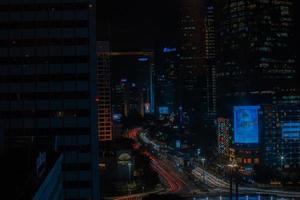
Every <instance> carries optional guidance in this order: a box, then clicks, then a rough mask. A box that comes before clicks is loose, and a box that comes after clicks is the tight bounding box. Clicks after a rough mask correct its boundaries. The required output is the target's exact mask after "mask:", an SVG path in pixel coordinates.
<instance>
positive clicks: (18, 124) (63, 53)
mask: <svg viewBox="0 0 300 200" xmlns="http://www.w3.org/2000/svg"><path fill="white" fill-rule="evenodd" d="M95 9H96V0H82V1H75V0H74V1H61V0H51V3H50V1H44V0H36V1H30V0H28V1H27V0H26V1H18V0H1V1H0V15H1V19H0V41H1V46H0V127H1V129H2V130H1V131H3V132H2V133H3V135H4V139H5V145H6V146H7V147H8V146H10V145H14V144H15V141H19V140H22V139H24V140H26V139H33V138H45V137H46V138H49V137H53V138H55V146H56V147H57V148H56V149H57V150H58V151H60V152H62V153H63V157H64V159H63V186H64V198H65V199H78V200H79V199H93V200H98V199H99V198H100V197H99V175H98V142H97V127H96V124H97V123H96V101H95V99H96V66H97V64H96V30H95V29H96V23H95V22H96V18H95V17H96V16H95ZM50 141H53V140H49V141H48V140H47V142H50ZM16 159H18V158H16Z"/></svg>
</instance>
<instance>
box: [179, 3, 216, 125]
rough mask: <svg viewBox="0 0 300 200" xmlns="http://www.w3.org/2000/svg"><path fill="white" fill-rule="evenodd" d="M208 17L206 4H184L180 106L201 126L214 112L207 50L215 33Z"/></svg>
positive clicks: (180, 61)
mask: <svg viewBox="0 0 300 200" xmlns="http://www.w3.org/2000/svg"><path fill="white" fill-rule="evenodd" d="M205 15H206V7H205V2H204V1H197V0H181V13H180V19H179V20H180V23H179V27H180V40H179V41H180V45H179V48H178V51H179V55H180V57H179V70H178V75H179V76H178V85H179V88H178V91H179V95H178V99H179V100H178V102H179V103H178V104H179V107H182V108H183V112H185V113H187V114H188V116H189V118H190V121H191V123H193V122H192V121H195V122H196V123H199V119H200V120H202V122H204V123H206V122H207V119H208V112H209V109H212V106H209V104H210V103H209V101H211V99H210V98H209V96H208V95H209V89H208V87H209V86H208V85H209V84H212V80H211V79H208V69H207V64H206V63H207V56H208V55H207V54H206V51H208V49H207V48H210V49H209V50H211V43H210V44H209V45H210V46H206V45H207V44H208V42H207V41H209V42H211V39H212V38H210V39H208V37H211V33H212V31H213V30H212V29H211V27H206V25H205ZM209 18H210V17H209ZM209 20H211V18H210V19H209ZM207 22H208V18H207ZM210 25H211V24H210ZM206 34H207V35H206ZM192 113H193V114H192ZM193 118H195V119H193ZM196 118H197V119H196Z"/></svg>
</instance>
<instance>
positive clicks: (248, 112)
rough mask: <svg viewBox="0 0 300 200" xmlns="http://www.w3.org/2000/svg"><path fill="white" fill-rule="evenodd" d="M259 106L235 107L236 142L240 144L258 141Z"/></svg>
mask: <svg viewBox="0 0 300 200" xmlns="http://www.w3.org/2000/svg"><path fill="white" fill-rule="evenodd" d="M259 108H260V107H259V106H235V107H234V142H235V143H238V144H241V143H243V144H255V143H258V141H259V139H258V109H259Z"/></svg>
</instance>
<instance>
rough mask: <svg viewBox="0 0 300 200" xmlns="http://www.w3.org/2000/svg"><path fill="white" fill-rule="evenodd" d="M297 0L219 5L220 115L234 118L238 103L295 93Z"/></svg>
mask: <svg viewBox="0 0 300 200" xmlns="http://www.w3.org/2000/svg"><path fill="white" fill-rule="evenodd" d="M293 2H294V1H292V0H283V1H269V0H266V1H254V0H226V1H222V2H218V12H217V13H219V14H220V15H219V16H218V31H219V32H218V35H219V37H218V38H219V41H218V55H219V63H218V70H217V71H218V74H217V76H218V96H219V100H218V102H219V106H218V110H220V114H222V115H228V114H229V115H230V113H232V107H233V106H234V105H235V104H261V103H272V101H273V98H275V97H276V99H275V101H279V99H280V98H281V97H282V96H286V95H289V96H294V95H295V91H296V90H297V88H296V86H297V85H298V84H297V83H296V72H295V68H296V51H295V44H294V43H295V42H294V41H295V32H294V30H295V28H294V27H295V21H294V20H295V19H293V16H294V14H293V7H294V6H295V5H294V4H293ZM219 108H220V109H219Z"/></svg>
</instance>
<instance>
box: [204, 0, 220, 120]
mask: <svg viewBox="0 0 300 200" xmlns="http://www.w3.org/2000/svg"><path fill="white" fill-rule="evenodd" d="M204 9H205V16H204V21H205V59H206V68H207V108H208V111H207V114H208V116H207V118H208V120H209V121H210V122H213V121H214V120H215V119H216V112H217V105H216V104H217V99H216V98H217V88H216V87H217V86H216V84H217V82H216V81H217V79H216V78H217V77H216V75H217V74H216V30H215V8H214V5H213V3H212V2H211V1H210V0H207V1H206V2H205V6H204Z"/></svg>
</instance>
